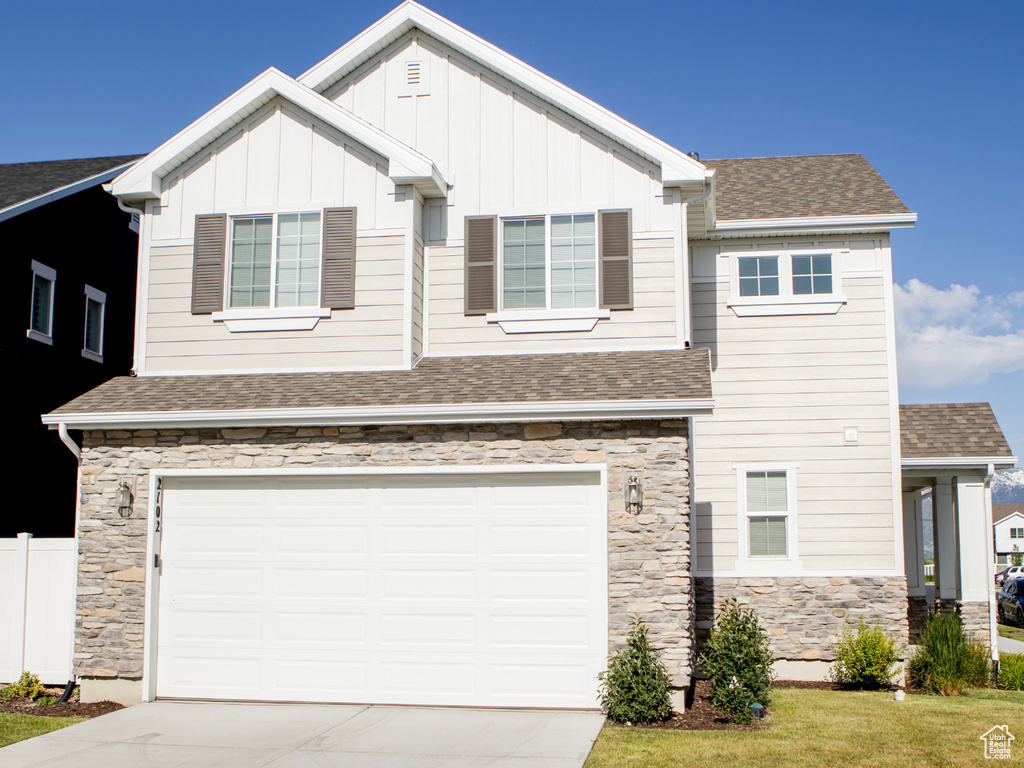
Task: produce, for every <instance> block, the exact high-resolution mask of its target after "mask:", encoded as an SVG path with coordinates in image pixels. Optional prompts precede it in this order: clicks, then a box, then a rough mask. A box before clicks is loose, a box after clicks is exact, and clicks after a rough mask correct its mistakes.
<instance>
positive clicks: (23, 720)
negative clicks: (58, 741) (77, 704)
mask: <svg viewBox="0 0 1024 768" xmlns="http://www.w3.org/2000/svg"><path fill="white" fill-rule="evenodd" d="M84 719H85V718H81V717H40V716H39V715H8V714H0V747H6V746H7V745H8V744H13V743H14V742H16V741H23V740H24V739H31V738H32V737H33V736H39V735H41V734H44V733H49V732H50V731H56V730H59V729H61V728H66V727H67V726H69V725H74V724H75V723H80V722H82V720H84Z"/></svg>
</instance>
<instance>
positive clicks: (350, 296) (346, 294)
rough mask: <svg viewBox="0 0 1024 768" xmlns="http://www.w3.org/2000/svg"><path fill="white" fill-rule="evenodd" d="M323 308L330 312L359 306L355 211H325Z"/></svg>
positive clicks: (344, 209)
mask: <svg viewBox="0 0 1024 768" xmlns="http://www.w3.org/2000/svg"><path fill="white" fill-rule="evenodd" d="M320 290H321V297H322V300H321V302H320V305H321V306H323V307H327V308H328V309H354V308H355V306H356V209H355V208H327V209H326V210H325V211H324V247H323V287H322V288H321V289H320Z"/></svg>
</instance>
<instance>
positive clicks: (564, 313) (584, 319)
mask: <svg viewBox="0 0 1024 768" xmlns="http://www.w3.org/2000/svg"><path fill="white" fill-rule="evenodd" d="M554 216H593V217H594V274H595V284H594V306H593V307H575V308H571V309H568V308H566V309H553V308H552V307H551V219H552V217H554ZM523 219H543V220H544V304H545V306H544V307H536V308H533V309H504V308H501V309H499V310H498V311H497V312H490V313H488V314H487V315H486V316H485V319H486V320H487V322H488V323H497V325H498V327H499V328H501V330H502V331H504V332H505V333H506V334H515V333H558V332H567V331H592V330H593V329H594V326H596V325H597V322H598V321H599V320H608V319H609V318H610V317H611V312H610V311H609V310H607V309H601V308H600V304H601V296H600V290H601V285H600V277H599V272H600V266H601V265H600V260H601V254H600V253H599V252H598V237H597V227H598V215H597V211H596V210H586V211H547V212H544V213H533V214H529V213H525V214H515V215H508V216H499V217H498V251H499V256H498V263H497V270H498V290H497V292H498V304H499V306H501V305H503V303H504V299H505V286H504V279H505V230H504V227H505V222H506V221H521V220H523Z"/></svg>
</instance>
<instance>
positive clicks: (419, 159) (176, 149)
mask: <svg viewBox="0 0 1024 768" xmlns="http://www.w3.org/2000/svg"><path fill="white" fill-rule="evenodd" d="M277 96H280V97H282V98H284V99H286V100H288V101H290V102H291V103H293V104H295V105H296V106H297V107H299V108H301V109H303V110H305V111H306V112H308V113H309V114H311V115H313V116H315V117H318V118H319V119H321V120H323V121H324V122H325V123H327V124H328V125H331V126H333V127H334V128H336V129H337V130H339V131H341V132H342V133H344V134H346V135H348V136H350V137H352V138H353V139H355V140H356V141H358V142H360V143H361V144H363V145H364V146H366V147H369V148H370V149H372V150H374V151H375V152H376V153H377V154H379V155H381V156H382V157H385V158H387V160H388V175H389V176H391V178H392V179H394V181H395V183H396V184H412V185H414V186H416V187H417V188H418V189H419V190H420V192H421V193H422V194H423V195H424V196H425V197H444V195H445V194H447V191H448V182H447V181H446V180H445V179H444V178H443V177H442V175H441V173H440V171H438V170H437V168H436V167H435V166H434V164H433V163H432V162H431V161H430V159H429V158H427V157H426V156H425V155H423V154H422V153H420V152H417V151H416V150H415V149H413V148H412V147H409V146H407V145H406V144H403V143H402V142H400V141H398V140H397V139H395V138H394V137H392V136H390V135H389V134H387V133H384V131H382V130H380V129H379V128H377V127H375V126H373V125H371V124H370V123H368V122H366V121H365V120H363V119H362V118H361V117H358V116H357V115H354V114H353V113H352V112H349V111H348V110H347V109H344V108H343V107H340V106H338V105H337V104H335V103H334V102H333V101H330V100H329V99H326V98H324V97H323V96H321V95H320V94H318V93H314V92H313V91H311V90H310V89H309V88H307V87H305V86H304V85H300V84H299V83H298V82H297V81H295V80H294V79H292V78H290V77H288V75H286V74H284V73H283V72H281V71H280V70H277V69H274V68H273V67H271V68H270V69H268V70H267V71H266V72H264V73H263V74H261V75H259V76H258V77H256V78H255V79H253V80H252V81H250V82H249V83H247V84H246V85H244V86H242V87H241V88H240V89H239V90H238V91H236V92H235V93H233V94H232V95H231V96H229V97H228V98H226V99H225V100H224V101H222V102H221V103H220V104H218V105H217V106H216V107H214V108H213V109H211V110H210V111H209V112H207V113H206V114H205V115H203V116H202V117H200V118H199V119H198V120H196V121H195V122H194V123H192V124H191V125H190V126H188V127H187V128H185V129H184V130H183V131H181V132H179V133H178V134H176V135H175V136H173V137H171V138H170V139H168V140H167V141H165V142H164V143H163V144H161V145H160V146H159V147H157V148H156V149H155V150H153V151H152V152H150V153H149V154H148V155H146V157H145V158H143V159H142V160H140V161H139V162H138V163H136V164H135V165H134V166H133V167H132V168H131V169H129V170H128V171H127V172H125V173H124V174H123V175H121V176H119V177H118V178H116V179H114V182H113V184H112V185H111V188H112V191H113V193H114V194H115V195H117V196H118V197H123V198H125V199H126V200H133V201H138V200H144V199H147V198H149V199H154V198H158V197H160V182H161V179H163V177H165V176H166V175H167V174H169V173H170V172H171V171H173V170H174V169H175V168H177V167H179V166H180V165H182V164H183V163H185V162H186V161H187V160H189V159H190V158H192V157H195V156H196V155H197V154H199V153H200V152H201V151H202V150H203V149H205V148H206V147H208V146H209V145H210V144H211V143H213V142H214V141H215V140H217V139H218V138H220V137H221V136H223V135H224V134H225V133H227V132H228V131H230V130H231V129H232V128H234V127H235V126H236V125H238V124H239V123H241V122H242V121H243V120H245V118H247V117H249V116H250V115H251V114H253V113H254V112H256V111H257V110H258V109H260V108H261V107H262V106H263V105H264V104H267V103H268V102H270V101H271V99H274V98H275V97H277Z"/></svg>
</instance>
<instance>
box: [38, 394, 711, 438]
mask: <svg viewBox="0 0 1024 768" xmlns="http://www.w3.org/2000/svg"><path fill="white" fill-rule="evenodd" d="M713 408H714V400H713V399H711V398H706V399H680V400H633V401H618V400H608V401H604V400H597V401H581V402H571V401H569V402H550V403H470V404H465V405H403V406H392V405H379V406H366V407H362V408H266V409H251V410H219V411H151V412H136V413H130V412H121V413H82V414H77V413H76V414H60V413H57V414H44V415H43V417H42V419H43V423H44V424H48V425H50V426H51V428H55V427H56V425H58V424H64V425H66V426H67V427H70V428H72V429H87V430H88V429H159V428H171V427H174V428H179V427H191V428H200V427H205V428H210V427H283V426H293V427H302V426H334V425H346V426H352V425H369V424H384V425H387V424H450V423H476V422H535V421H544V422H546V421H589V420H591V419H599V420H607V419H679V418H685V417H687V416H692V415H694V414H706V413H710V412H711V411H712V410H713Z"/></svg>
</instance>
